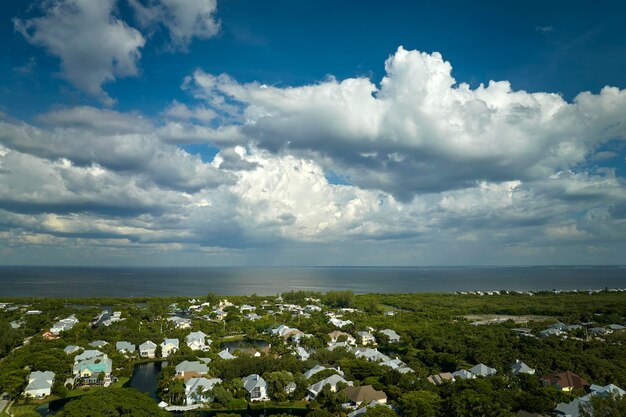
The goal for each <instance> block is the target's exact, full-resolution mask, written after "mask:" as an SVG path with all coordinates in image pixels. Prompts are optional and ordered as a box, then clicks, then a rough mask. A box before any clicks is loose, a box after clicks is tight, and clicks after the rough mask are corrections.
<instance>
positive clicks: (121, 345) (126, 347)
mask: <svg viewBox="0 0 626 417" xmlns="http://www.w3.org/2000/svg"><path fill="white" fill-rule="evenodd" d="M115 350H117V351H118V352H121V353H134V352H135V350H136V348H135V345H133V344H132V343H130V342H126V341H121V342H116V343H115Z"/></svg>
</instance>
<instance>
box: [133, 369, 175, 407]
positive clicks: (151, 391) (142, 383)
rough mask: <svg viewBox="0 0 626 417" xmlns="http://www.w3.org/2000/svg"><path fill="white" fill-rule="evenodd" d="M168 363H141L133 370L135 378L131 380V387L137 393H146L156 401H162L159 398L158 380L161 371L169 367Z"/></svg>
mask: <svg viewBox="0 0 626 417" xmlns="http://www.w3.org/2000/svg"><path fill="white" fill-rule="evenodd" d="M167 364H168V362H167V361H164V362H149V363H140V364H138V365H135V367H134V368H133V376H132V378H131V379H130V387H131V388H135V389H136V390H137V391H141V392H144V393H146V394H148V395H149V396H150V398H152V399H153V400H154V401H156V402H159V401H161V400H160V398H159V397H157V378H158V377H159V374H161V370H162V369H163V368H165V367H166V366H167Z"/></svg>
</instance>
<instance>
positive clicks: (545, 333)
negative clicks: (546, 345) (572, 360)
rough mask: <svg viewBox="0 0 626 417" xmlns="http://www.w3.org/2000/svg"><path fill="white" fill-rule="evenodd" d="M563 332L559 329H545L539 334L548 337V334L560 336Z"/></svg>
mask: <svg viewBox="0 0 626 417" xmlns="http://www.w3.org/2000/svg"><path fill="white" fill-rule="evenodd" d="M564 334H565V332H563V331H561V330H559V329H552V328H550V329H546V330H542V331H540V332H539V336H541V337H549V336H562V335H564Z"/></svg>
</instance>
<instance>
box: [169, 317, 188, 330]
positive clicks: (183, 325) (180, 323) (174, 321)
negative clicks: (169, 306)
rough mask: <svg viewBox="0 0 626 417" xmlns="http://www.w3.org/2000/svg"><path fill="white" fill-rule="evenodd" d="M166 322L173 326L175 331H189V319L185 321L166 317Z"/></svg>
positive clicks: (180, 318)
mask: <svg viewBox="0 0 626 417" xmlns="http://www.w3.org/2000/svg"><path fill="white" fill-rule="evenodd" d="M167 321H169V322H170V323H172V324H174V327H176V328H177V329H191V319H187V318H184V317H178V316H174V317H168V318H167Z"/></svg>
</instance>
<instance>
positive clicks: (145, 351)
mask: <svg viewBox="0 0 626 417" xmlns="http://www.w3.org/2000/svg"><path fill="white" fill-rule="evenodd" d="M156 348H157V345H156V343H154V342H153V341H151V340H147V341H145V342H143V343H142V344H140V345H139V356H141V357H142V358H154V357H155V356H156Z"/></svg>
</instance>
